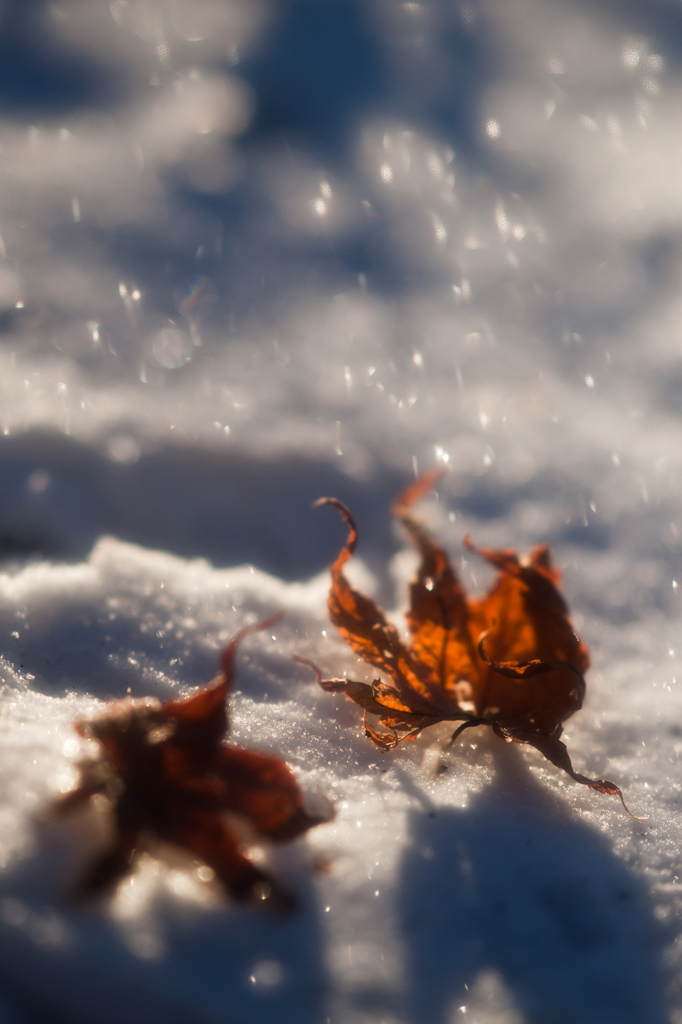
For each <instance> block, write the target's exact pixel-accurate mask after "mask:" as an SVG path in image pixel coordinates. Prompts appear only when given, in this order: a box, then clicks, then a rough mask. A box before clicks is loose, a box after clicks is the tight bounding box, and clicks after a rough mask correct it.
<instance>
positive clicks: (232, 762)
mask: <svg viewBox="0 0 682 1024" xmlns="http://www.w3.org/2000/svg"><path fill="white" fill-rule="evenodd" d="M280 619H281V615H276V616H273V617H272V618H269V619H266V620H264V621H263V622H259V623H257V624H256V625H253V626H247V627H246V628H245V629H242V630H241V631H240V632H239V633H238V634H237V635H236V636H235V637H234V639H233V640H232V641H231V642H230V643H229V644H228V645H227V647H226V648H225V650H224V652H223V655H222V670H221V672H220V673H219V674H218V675H217V676H216V677H215V679H214V680H213V681H212V682H211V683H209V684H208V686H205V687H204V688H203V689H201V690H198V691H197V692H196V693H195V694H193V695H192V696H191V697H188V698H186V699H184V700H183V699H180V700H170V701H166V703H164V704H162V703H161V702H160V701H158V700H156V699H154V698H153V697H146V698H142V699H136V700H133V699H131V698H127V699H126V700H121V701H116V702H115V703H113V704H111V705H110V706H109V708H108V709H107V712H106V713H105V714H104V715H102V716H100V717H99V718H94V719H90V720H86V721H82V722H78V723H76V726H75V728H76V731H77V732H78V733H79V734H80V735H81V736H83V737H85V738H87V739H93V740H96V741H97V742H98V743H99V747H100V754H99V757H98V758H97V759H96V760H93V761H88V762H85V763H83V764H81V765H80V766H79V767H80V780H79V783H78V785H77V786H76V788H75V789H74V790H72V791H71V792H70V793H67V794H66V795H65V796H64V797H63V798H62V799H61V800H60V801H59V802H58V803H57V804H56V806H55V807H54V809H53V812H54V813H56V814H57V815H62V814H64V813H66V812H67V811H69V810H70V809H71V808H73V807H74V806H76V805H77V804H79V803H83V802H85V801H86V800H89V799H90V797H92V796H94V795H95V794H97V793H99V794H102V795H104V796H105V797H106V798H108V801H109V803H110V805H111V808H112V814H113V816H114V824H115V836H114V839H113V840H112V842H111V844H110V846H109V847H108V848H107V849H106V850H105V851H104V852H103V853H101V854H100V855H99V856H98V857H97V858H96V859H95V861H94V862H93V863H92V864H91V865H90V866H89V868H88V869H87V871H86V873H85V876H84V877H83V878H82V879H81V881H80V884H79V886H78V892H77V895H79V896H81V897H90V896H97V895H100V894H103V893H105V892H106V891H111V890H112V889H113V888H114V887H115V885H116V884H117V883H118V882H119V881H120V880H121V879H122V878H123V877H124V876H125V875H126V874H127V873H128V872H130V870H131V869H132V864H133V861H134V858H135V855H136V853H137V852H138V851H140V850H142V849H144V848H145V846H146V845H147V844H148V843H149V841H150V839H151V840H162V841H165V842H170V843H174V844H175V845H177V846H181V847H183V848H184V849H186V850H188V851H190V852H191V853H192V854H194V855H195V856H197V857H198V858H199V859H200V860H202V861H204V863H205V864H207V865H208V866H209V867H211V868H212V869H213V870H214V871H215V873H216V875H217V877H218V878H219V879H220V881H221V882H222V883H223V885H224V886H225V888H226V889H227V890H228V891H229V892H230V893H231V894H232V895H233V896H234V897H236V898H238V899H243V900H256V899H258V900H261V899H264V898H266V897H268V898H269V903H270V905H273V906H278V907H280V908H285V906H286V904H287V902H288V899H289V898H288V897H287V896H286V894H284V893H282V892H281V891H280V890H279V889H278V888H277V886H276V885H275V883H274V882H273V881H272V879H270V878H268V876H267V875H266V874H265V873H264V872H263V871H261V870H260V868H258V867H256V866H255V865H254V864H253V863H252V862H251V861H250V860H249V859H248V857H246V856H245V855H244V853H243V852H242V845H243V840H242V838H241V833H242V831H243V828H242V827H240V824H239V823H241V824H242V825H243V826H246V828H247V830H248V832H250V833H251V834H252V835H253V836H255V837H256V838H264V839H270V840H274V841H280V840H284V839H290V838H292V837H294V836H297V835H300V834H301V833H302V832H305V831H306V829H308V828H310V827H311V826H312V825H315V824H317V823H318V822H319V821H322V820H325V819H323V818H320V817H313V816H311V815H309V814H308V813H307V812H306V810H305V809H304V806H303V797H302V795H301V792H300V790H299V788H298V785H297V783H296V780H295V779H294V776H293V775H292V773H291V771H290V770H289V768H288V767H287V766H286V764H285V763H284V762H283V761H280V760H278V759H277V758H275V757H268V756H266V755H264V754H257V753H254V752H253V751H250V750H241V749H239V748H237V747H229V746H226V745H225V744H224V743H223V738H224V736H225V733H226V731H227V728H228V717H227V708H226V700H227V695H228V693H229V691H230V689H231V687H232V683H233V680H234V674H235V672H234V657H235V653H236V650H237V647H238V645H239V643H240V642H241V640H243V639H244V637H245V636H247V635H248V634H249V633H253V632H255V631H256V630H263V629H269V628H270V627H271V626H273V625H274V624H275V623H276V622H278V621H279V620H280Z"/></svg>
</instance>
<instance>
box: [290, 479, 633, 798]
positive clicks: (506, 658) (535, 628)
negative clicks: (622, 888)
mask: <svg viewBox="0 0 682 1024" xmlns="http://www.w3.org/2000/svg"><path fill="white" fill-rule="evenodd" d="M440 475H441V471H439V470H431V472H429V473H426V474H425V475H424V476H423V477H421V478H420V479H419V480H417V481H416V482H415V483H414V484H412V485H411V486H410V487H408V488H407V489H406V490H405V491H403V493H402V494H401V495H400V496H399V497H398V499H397V501H396V502H395V503H394V506H393V512H394V515H395V516H396V518H397V519H398V520H399V521H400V522H401V523H402V524H403V526H404V527H405V528H406V530H407V532H408V533H409V535H410V539H411V540H412V542H413V544H414V545H415V547H416V548H417V550H418V551H419V554H420V556H421V561H420V565H419V569H418V571H417V574H416V576H415V578H414V579H413V581H412V583H411V585H410V607H409V610H408V612H407V616H406V618H407V626H408V629H409V631H410V634H411V643H410V644H406V643H403V641H402V640H401V639H400V637H399V635H398V632H397V630H396V629H395V627H394V626H393V625H392V624H391V623H390V622H388V621H387V619H386V617H385V615H384V613H383V612H382V610H381V609H380V608H379V607H378V606H377V605H376V604H375V603H374V602H373V601H372V600H370V599H369V598H367V597H365V596H364V595H363V594H360V593H359V592H358V591H357V590H355V589H354V588H353V587H352V586H351V585H350V583H349V582H348V580H347V579H346V576H345V574H344V566H345V564H346V562H347V561H348V560H349V558H350V557H351V555H352V554H353V552H354V550H355V546H356V544H357V527H356V525H355V521H354V519H353V517H352V515H351V513H350V512H349V511H348V509H347V508H346V507H345V505H342V504H341V502H340V501H338V500H337V499H336V498H320V499H319V501H317V502H315V505H316V506H319V505H332V506H333V507H334V508H335V509H336V510H337V511H338V512H339V513H340V514H341V516H342V518H343V519H344V520H345V522H346V524H347V525H348V528H349V534H348V539H347V541H346V544H345V545H344V547H343V548H342V550H341V552H340V553H339V555H338V557H337V559H336V561H335V562H334V564H333V565H332V567H331V575H332V587H331V590H330V592H329V601H328V607H329V617H330V619H331V621H332V622H333V623H334V625H335V626H336V627H337V628H338V630H339V632H340V633H341V636H342V637H343V638H344V640H346V641H347V643H348V644H350V646H351V647H352V649H353V650H354V651H355V652H356V653H357V654H359V655H360V657H361V658H362V659H363V660H364V661H366V662H367V663H368V664H370V665H373V666H374V667H375V668H377V669H379V670H380V671H381V672H383V673H385V674H386V675H387V676H388V677H389V678H390V680H391V685H388V684H386V683H384V682H382V681H381V680H378V679H375V680H374V682H373V683H371V684H369V683H359V682H354V681H353V680H350V679H323V678H322V674H321V672H320V670H319V669H318V668H317V667H316V666H315V665H313V664H312V663H311V662H309V661H305V659H302V658H298V659H297V660H298V661H302V662H303V663H304V664H306V665H308V666H310V668H312V669H313V671H314V672H315V675H316V677H317V681H318V682H319V684H320V686H321V687H322V688H323V689H324V690H326V691H328V692H333V693H343V694H345V696H346V697H348V698H350V700H352V701H354V702H355V703H356V704H359V705H360V707H362V708H363V710H364V716H365V731H366V733H367V735H368V736H369V737H370V738H371V739H372V740H373V742H374V743H376V744H377V746H379V747H381V748H382V749H384V750H390V749H391V748H392V747H395V746H396V745H397V744H398V743H399V742H400V741H401V740H403V739H414V738H415V737H416V736H417V735H418V734H419V733H420V732H421V730H422V729H424V728H426V727H427V726H429V725H433V724H435V723H436V722H442V721H453V722H456V721H459V722H461V723H462V724H461V725H460V726H459V727H458V728H457V729H456V730H455V732H454V734H453V737H452V739H453V740H454V739H456V738H457V736H459V734H460V733H461V732H462V731H463V730H464V729H467V728H471V727H473V726H477V725H490V726H491V727H492V728H493V731H494V732H495V733H496V735H498V736H500V737H501V738H502V739H504V740H506V741H507V742H514V743H526V744H528V745H530V746H533V747H535V748H536V749H537V750H539V751H540V752H541V753H542V754H543V755H544V756H545V757H546V758H547V759H548V760H549V761H551V762H552V764H554V765H556V766H557V767H558V768H561V769H563V771H565V772H566V773H567V774H568V775H570V776H571V778H572V779H575V781H576V782H580V783H582V784H584V785H586V786H590V787H591V788H592V789H596V790H598V791H599V792H600V793H608V794H611V795H615V796H619V797H620V799H621V800H623V796H622V793H621V791H620V789H618V787H617V786H615V785H614V784H613V783H612V782H608V781H607V780H605V779H597V780H595V779H588V778H586V777H585V776H584V775H580V774H578V773H577V772H575V771H574V770H573V767H572V765H571V760H570V758H569V755H568V751H567V749H566V746H565V745H564V744H563V743H562V742H561V740H560V738H559V737H560V736H561V731H562V723H563V722H565V721H566V719H567V718H570V716H571V715H572V714H574V713H575V712H576V711H578V710H579V709H580V708H581V707H582V703H583V698H584V696H585V680H584V678H583V676H584V673H585V672H586V671H587V669H588V667H589V663H590V661H589V655H588V653H587V649H586V647H585V645H584V644H583V643H582V642H581V640H580V639H579V638H578V637H577V636H576V635H575V633H574V631H573V626H572V625H571V621H570V619H569V617H568V609H567V607H566V603H565V601H564V599H563V597H562V596H561V594H560V592H559V589H558V588H559V584H560V582H561V574H560V572H559V570H558V569H555V568H554V567H553V566H552V562H551V558H550V553H549V549H548V548H547V547H546V546H540V547H536V548H534V549H533V551H531V553H530V556H529V557H528V559H526V560H523V561H520V560H519V558H518V556H517V555H516V553H515V552H514V551H511V550H502V551H493V550H491V549H489V548H482V549H478V548H476V547H475V545H474V544H473V543H472V542H471V540H470V539H469V538H468V537H465V538H464V543H465V544H466V546H467V547H468V549H469V550H470V551H473V552H476V553H478V554H479V555H480V556H482V557H483V558H485V559H486V560H487V561H488V562H490V564H491V565H494V566H495V568H496V569H497V570H498V572H499V575H498V577H497V580H496V581H495V583H494V585H493V587H492V589H491V590H490V592H489V593H488V594H487V595H486V596H485V597H482V598H477V599H473V600H472V599H467V597H466V595H465V593H464V590H463V588H462V585H461V583H460V581H459V579H458V577H457V574H456V572H455V570H454V568H453V566H452V564H451V563H450V560H449V558H448V556H447V554H446V553H445V551H444V550H443V548H441V547H440V545H438V544H437V543H436V542H435V541H434V540H433V539H432V538H431V536H430V535H429V533H428V532H427V531H426V530H425V529H424V527H423V526H422V525H421V523H419V522H418V520H416V519H415V518H414V517H413V514H412V508H413V506H414V505H415V504H416V502H418V501H419V500H420V499H421V498H422V497H423V496H424V495H425V494H426V493H427V491H429V490H430V489H431V488H432V487H433V485H434V484H435V482H436V481H437V480H438V478H439V477H440ZM368 715H373V716H377V717H378V719H379V722H380V724H381V726H383V731H379V730H378V729H376V728H375V727H374V726H372V725H370V724H369V722H368V719H367V716H368ZM451 742H452V741H451ZM623 806H625V803H624V802H623ZM626 810H627V807H626ZM628 813H630V812H629V811H628Z"/></svg>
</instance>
